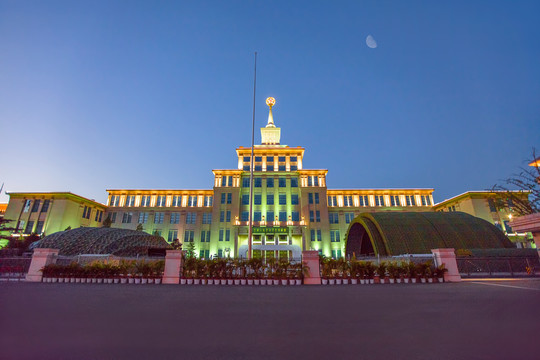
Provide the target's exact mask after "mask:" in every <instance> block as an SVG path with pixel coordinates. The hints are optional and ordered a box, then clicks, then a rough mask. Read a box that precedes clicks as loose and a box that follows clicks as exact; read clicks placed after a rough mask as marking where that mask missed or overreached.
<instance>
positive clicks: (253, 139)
mask: <svg viewBox="0 0 540 360" xmlns="http://www.w3.org/2000/svg"><path fill="white" fill-rule="evenodd" d="M254 73H255V75H254V77H253V119H252V123H251V161H250V164H249V233H248V254H247V255H248V256H247V258H248V259H251V243H252V239H251V238H252V237H253V160H254V159H253V150H254V146H255V145H254V144H255V90H256V88H257V52H255V69H254Z"/></svg>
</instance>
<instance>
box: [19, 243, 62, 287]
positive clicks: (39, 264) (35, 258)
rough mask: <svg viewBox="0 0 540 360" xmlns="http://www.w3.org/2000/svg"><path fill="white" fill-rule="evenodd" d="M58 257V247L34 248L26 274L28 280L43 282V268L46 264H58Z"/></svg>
mask: <svg viewBox="0 0 540 360" xmlns="http://www.w3.org/2000/svg"><path fill="white" fill-rule="evenodd" d="M57 258H58V250H57V249H34V253H33V254H32V262H31V263H30V268H29V269H28V273H27V274H26V281H28V282H41V280H42V279H43V272H42V271H41V269H43V268H44V267H45V266H46V265H49V264H56V259H57Z"/></svg>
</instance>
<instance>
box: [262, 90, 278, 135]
mask: <svg viewBox="0 0 540 360" xmlns="http://www.w3.org/2000/svg"><path fill="white" fill-rule="evenodd" d="M275 104H276V99H274V98H273V97H269V98H267V99H266V105H268V107H269V108H270V111H269V113H268V124H266V127H263V128H261V144H262V145H279V141H280V139H281V129H280V128H278V127H276V125H274V116H273V115H272V106H274V105H275Z"/></svg>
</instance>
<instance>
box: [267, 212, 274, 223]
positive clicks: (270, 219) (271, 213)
mask: <svg viewBox="0 0 540 360" xmlns="http://www.w3.org/2000/svg"><path fill="white" fill-rule="evenodd" d="M266 221H274V212H273V211H267V212H266Z"/></svg>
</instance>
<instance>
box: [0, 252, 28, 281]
mask: <svg viewBox="0 0 540 360" xmlns="http://www.w3.org/2000/svg"><path fill="white" fill-rule="evenodd" d="M31 262H32V258H31V257H21V256H18V257H0V281H19V280H23V279H24V278H25V276H26V273H27V272H28V269H29V268H30V263H31Z"/></svg>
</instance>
